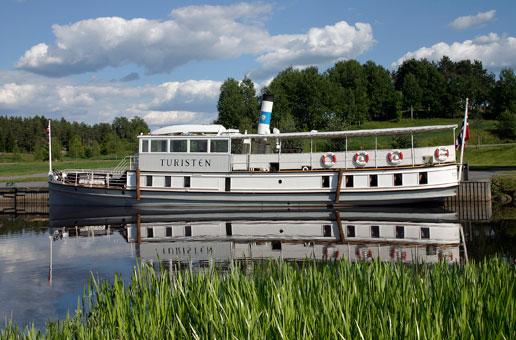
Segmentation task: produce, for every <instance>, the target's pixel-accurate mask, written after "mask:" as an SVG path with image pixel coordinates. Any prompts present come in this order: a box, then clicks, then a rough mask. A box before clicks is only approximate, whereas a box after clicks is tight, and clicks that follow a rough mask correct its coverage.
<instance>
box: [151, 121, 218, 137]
mask: <svg viewBox="0 0 516 340" xmlns="http://www.w3.org/2000/svg"><path fill="white" fill-rule="evenodd" d="M224 132H226V128H225V127H224V126H222V125H220V124H183V125H170V126H165V127H162V128H160V129H157V130H154V131H152V132H151V133H150V134H151V135H176V134H216V135H220V134H222V133H224Z"/></svg>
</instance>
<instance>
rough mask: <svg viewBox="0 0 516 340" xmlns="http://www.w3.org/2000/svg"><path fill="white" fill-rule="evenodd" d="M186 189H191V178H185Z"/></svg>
mask: <svg viewBox="0 0 516 340" xmlns="http://www.w3.org/2000/svg"><path fill="white" fill-rule="evenodd" d="M184 187H185V188H189V187H190V176H185V185H184Z"/></svg>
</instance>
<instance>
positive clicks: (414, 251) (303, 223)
mask: <svg viewBox="0 0 516 340" xmlns="http://www.w3.org/2000/svg"><path fill="white" fill-rule="evenodd" d="M61 212H62V211H61ZM96 213H102V211H96ZM111 213H112V214H111V216H103V215H95V211H91V210H90V211H88V212H85V211H80V210H75V213H74V212H73V211H68V216H67V214H60V215H55V214H54V215H52V210H51V219H50V221H51V225H53V226H54V227H61V228H63V227H64V228H66V226H67V227H68V228H70V229H74V228H84V225H85V224H90V225H95V226H97V228H99V225H102V224H105V225H106V229H108V228H109V229H114V228H119V230H120V231H121V232H122V234H123V235H124V237H125V238H126V240H127V241H128V242H129V243H134V244H135V246H136V251H137V255H138V256H139V257H141V258H142V259H143V260H144V261H149V262H154V263H157V262H161V263H165V264H166V265H167V266H175V265H177V266H183V265H190V264H192V265H198V266H205V265H209V264H210V263H213V262H215V263H228V262H231V261H244V260H245V261H247V260H262V259H270V258H281V259H284V260H303V259H314V260H327V259H340V258H346V259H349V260H350V261H358V260H372V259H380V260H383V261H402V262H406V263H414V262H436V261H439V260H446V261H449V262H452V263H457V262H460V254H461V249H462V247H463V243H462V235H461V226H460V224H458V223H456V221H455V219H454V215H453V214H442V212H437V211H436V212H428V211H417V210H397V211H396V210H394V209H383V211H380V210H377V211H372V212H367V211H366V210H362V211H360V210H356V209H354V210H320V211H307V212H298V211H296V212H268V213H261V214H243V213H242V212H235V213H224V214H216V213H206V214H197V213H195V214H192V213H188V212H183V213H176V214H166V215H163V214H162V213H163V211H161V212H158V211H155V212H153V213H150V212H149V211H145V213H141V212H137V211H135V210H130V209H122V210H121V211H118V213H120V215H119V216H115V215H114V214H115V213H117V212H116V211H111ZM246 215H247V216H246ZM74 216H75V220H74ZM366 217H367V218H366ZM76 230H77V229H76Z"/></svg>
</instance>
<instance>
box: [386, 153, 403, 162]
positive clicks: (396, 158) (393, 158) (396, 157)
mask: <svg viewBox="0 0 516 340" xmlns="http://www.w3.org/2000/svg"><path fill="white" fill-rule="evenodd" d="M387 160H388V161H389V163H391V164H400V163H401V161H402V160H403V152H402V151H401V150H392V151H391V152H389V153H388V154H387Z"/></svg>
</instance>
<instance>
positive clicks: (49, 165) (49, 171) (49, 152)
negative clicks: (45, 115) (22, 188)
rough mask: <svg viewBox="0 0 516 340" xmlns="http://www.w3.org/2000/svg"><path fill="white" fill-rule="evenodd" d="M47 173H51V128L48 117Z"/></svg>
mask: <svg viewBox="0 0 516 340" xmlns="http://www.w3.org/2000/svg"><path fill="white" fill-rule="evenodd" d="M48 174H49V175H52V130H51V129H50V119H49V120H48Z"/></svg>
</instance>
